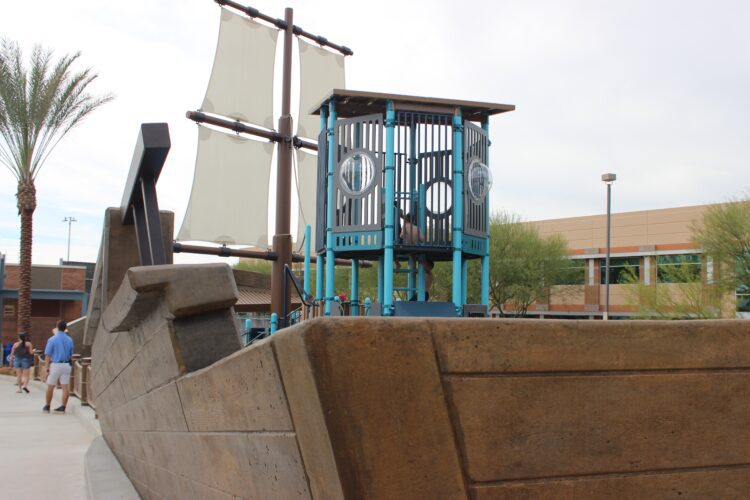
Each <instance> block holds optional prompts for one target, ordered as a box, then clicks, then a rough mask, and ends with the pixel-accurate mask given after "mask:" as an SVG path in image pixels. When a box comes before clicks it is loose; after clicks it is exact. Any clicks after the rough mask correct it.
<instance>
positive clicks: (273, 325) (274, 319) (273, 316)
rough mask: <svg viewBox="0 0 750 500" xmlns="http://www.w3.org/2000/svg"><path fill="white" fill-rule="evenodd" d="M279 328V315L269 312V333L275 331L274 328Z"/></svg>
mask: <svg viewBox="0 0 750 500" xmlns="http://www.w3.org/2000/svg"><path fill="white" fill-rule="evenodd" d="M278 328H279V317H278V316H277V315H276V313H271V335H273V334H274V333H276V330H278Z"/></svg>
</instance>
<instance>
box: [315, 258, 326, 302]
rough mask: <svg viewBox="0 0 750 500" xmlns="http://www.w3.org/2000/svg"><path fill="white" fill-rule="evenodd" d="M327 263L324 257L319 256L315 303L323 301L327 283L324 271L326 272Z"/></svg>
mask: <svg viewBox="0 0 750 500" xmlns="http://www.w3.org/2000/svg"><path fill="white" fill-rule="evenodd" d="M325 267H326V266H325V263H324V260H323V256H322V255H318V257H317V258H316V259H315V301H316V302H317V301H319V300H322V299H323V282H324V281H325V278H324V276H325V275H324V274H323V271H324V270H325Z"/></svg>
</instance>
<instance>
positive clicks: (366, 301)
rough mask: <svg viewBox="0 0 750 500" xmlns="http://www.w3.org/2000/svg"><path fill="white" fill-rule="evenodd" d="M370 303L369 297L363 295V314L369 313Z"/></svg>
mask: <svg viewBox="0 0 750 500" xmlns="http://www.w3.org/2000/svg"><path fill="white" fill-rule="evenodd" d="M371 305H372V302H370V297H365V316H369V315H370V306H371Z"/></svg>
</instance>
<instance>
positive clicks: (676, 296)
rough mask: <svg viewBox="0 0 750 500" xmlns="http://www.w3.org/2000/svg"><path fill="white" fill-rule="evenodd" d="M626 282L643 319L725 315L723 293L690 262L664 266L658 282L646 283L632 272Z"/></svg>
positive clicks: (639, 315)
mask: <svg viewBox="0 0 750 500" xmlns="http://www.w3.org/2000/svg"><path fill="white" fill-rule="evenodd" d="M625 283H626V284H630V285H633V286H632V287H631V292H630V299H631V305H633V306H634V307H635V308H636V309H637V311H638V316H637V317H638V318H639V319H711V318H718V317H721V300H722V295H723V294H722V292H721V290H720V289H719V288H717V287H715V286H711V285H706V284H704V283H703V279H702V277H701V273H700V272H696V267H695V266H694V265H692V264H691V263H689V262H682V263H679V264H673V265H669V266H664V267H661V268H660V269H659V271H658V277H657V280H656V283H653V284H651V285H646V284H645V283H643V282H641V281H640V279H639V278H638V276H637V275H635V274H634V273H632V272H630V273H629V274H628V275H627V277H626V279H625Z"/></svg>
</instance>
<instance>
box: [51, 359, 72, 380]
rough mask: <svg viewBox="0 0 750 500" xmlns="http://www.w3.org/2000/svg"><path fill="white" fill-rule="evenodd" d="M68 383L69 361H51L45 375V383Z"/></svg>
mask: <svg viewBox="0 0 750 500" xmlns="http://www.w3.org/2000/svg"><path fill="white" fill-rule="evenodd" d="M58 382H60V384H61V385H68V384H70V363H51V364H50V367H49V375H48V376H47V385H57V383H58Z"/></svg>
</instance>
